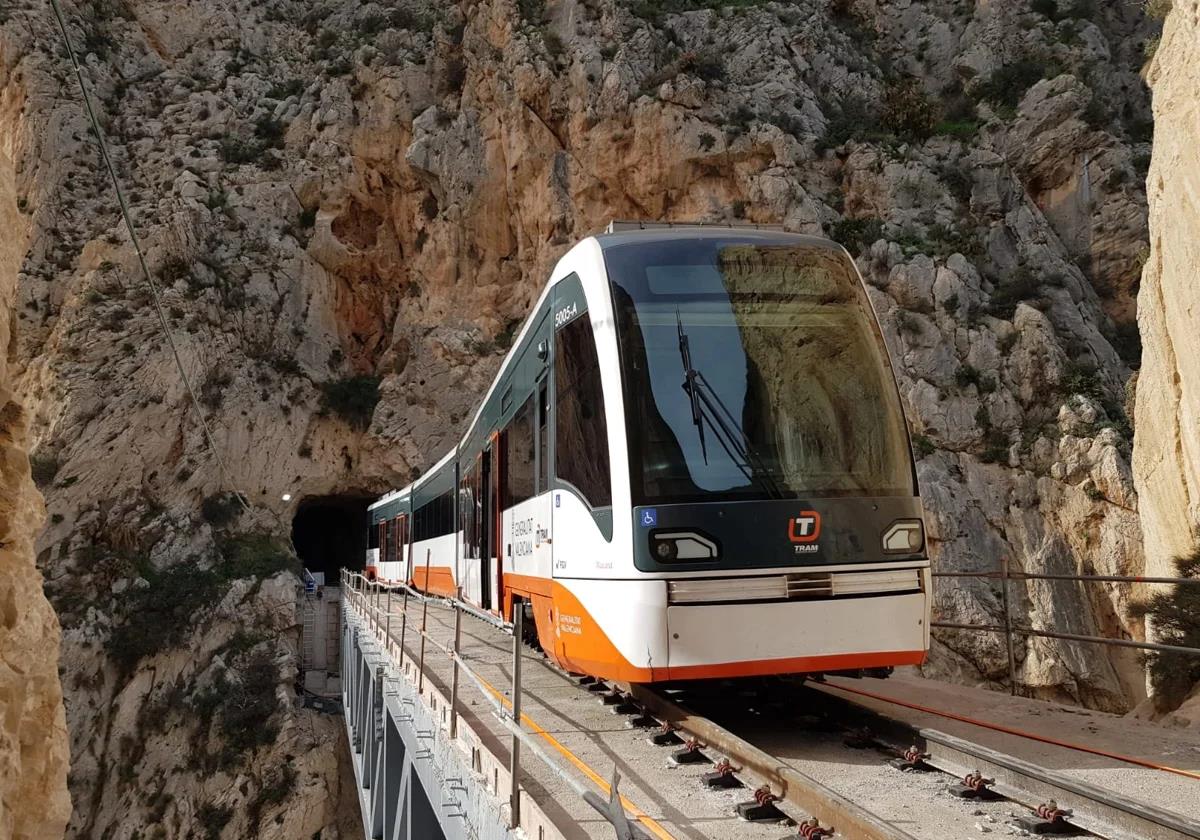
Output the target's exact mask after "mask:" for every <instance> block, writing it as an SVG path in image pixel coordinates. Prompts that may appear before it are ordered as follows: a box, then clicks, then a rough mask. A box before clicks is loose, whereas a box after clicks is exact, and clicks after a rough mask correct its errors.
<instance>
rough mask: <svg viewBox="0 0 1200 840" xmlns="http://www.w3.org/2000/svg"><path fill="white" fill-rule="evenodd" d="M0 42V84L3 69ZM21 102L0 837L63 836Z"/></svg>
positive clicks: (10, 257) (2, 622) (7, 223)
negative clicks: (24, 340) (27, 277)
mask: <svg viewBox="0 0 1200 840" xmlns="http://www.w3.org/2000/svg"><path fill="white" fill-rule="evenodd" d="M4 58H5V55H4V51H3V48H2V47H0V89H3V88H4V82H5V74H6V72H7V68H6V67H5V64H4ZM19 110H20V104H19V102H17V101H14V100H13V99H11V98H9V97H0V229H2V230H4V231H5V233H4V236H3V237H0V348H2V349H0V837H11V838H17V840H51V838H58V837H62V834H63V829H64V828H65V827H66V825H67V820H68V818H69V817H70V814H71V801H70V798H69V797H68V795H67V764H68V753H67V724H66V718H65V715H64V712H63V699H62V688H61V686H60V685H59V679H58V645H59V625H58V619H57V617H56V616H55V614H54V611H53V610H52V609H51V608H50V604H49V603H48V602H47V600H46V596H45V595H44V594H43V593H42V576H41V573H40V572H39V571H38V569H37V568H36V566H35V565H34V539H35V538H36V536H37V533H38V531H39V530H40V529H41V527H42V523H43V522H44V521H45V515H46V512H45V507H44V506H43V503H42V497H41V495H40V494H39V493H38V491H37V488H36V487H35V486H34V484H33V481H32V479H31V477H30V468H29V454H28V445H29V441H28V434H27V433H28V428H27V427H28V414H27V412H26V410H25V406H24V404H23V402H22V401H21V399H20V397H19V395H18V390H17V383H16V382H15V381H14V380H15V379H16V377H17V371H18V364H17V359H16V358H15V357H14V355H15V354H14V353H13V351H14V350H15V346H16V344H15V338H16V337H15V336H14V335H13V327H14V326H15V318H14V317H13V312H14V308H15V304H16V295H17V283H16V280H17V271H18V270H19V267H20V264H21V260H22V258H23V254H24V249H25V247H26V246H27V244H28V234H29V231H30V226H29V224H28V222H27V221H26V220H25V219H23V218H22V217H21V214H20V213H19V211H18V209H17V202H18V198H17V196H18V189H19V187H18V184H19V179H18V177H17V173H16V172H15V171H14V166H13V162H14V158H15V157H17V156H18V155H19V149H18V148H15V145H14V144H13V143H12V142H11V141H12V140H13V134H11V133H9V129H11V128H14V127H15V126H16V124H18V123H19V122H20V120H21V117H20V115H19V113H18V112H19Z"/></svg>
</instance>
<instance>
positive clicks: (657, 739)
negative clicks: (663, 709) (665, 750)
mask: <svg viewBox="0 0 1200 840" xmlns="http://www.w3.org/2000/svg"><path fill="white" fill-rule="evenodd" d="M676 728H677V727H676V726H675V724H673V723H670V722H669V721H665V720H664V721H663V724H662V728H660V729H659V731H658V732H657V733H656V734H654V735H652V736H651V737H650V743H651V744H654V746H656V747H673V746H675V745H676V744H682V743H683V739H682V738H680V737H679V736H678V735H676V734H675V730H676Z"/></svg>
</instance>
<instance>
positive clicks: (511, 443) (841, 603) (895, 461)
mask: <svg viewBox="0 0 1200 840" xmlns="http://www.w3.org/2000/svg"><path fill="white" fill-rule="evenodd" d="M370 519H371V528H372V533H371V540H372V542H371V545H372V549H371V550H370V551H369V552H368V555H369V559H368V564H369V568H368V574H369V575H375V576H377V577H378V578H379V579H381V580H385V581H406V582H409V583H411V584H413V585H414V586H415V587H417V588H418V589H421V590H423V591H426V592H430V593H434V594H437V595H444V596H446V597H450V598H458V599H461V600H462V601H464V602H466V603H468V604H470V605H472V606H473V607H475V608H477V609H478V610H482V611H487V612H490V613H492V614H494V615H495V616H497V617H498V618H499V619H500V620H502V621H505V622H508V621H511V620H512V617H513V614H514V610H517V609H521V610H524V611H525V618H526V620H527V621H526V626H530V622H529V619H532V626H534V627H535V628H536V635H537V640H538V642H539V643H540V645H541V647H542V649H543V650H544V651H545V652H546V654H547V655H548V656H549V657H550V658H551V659H552V660H554V661H555V662H556V663H557V664H558V665H560V666H561V667H562V668H564V669H566V670H568V671H571V672H575V673H582V674H590V675H593V676H596V677H601V678H605V679H613V680H623V681H629V682H659V681H666V680H691V679H705V678H723V677H741V676H762V675H771V674H795V673H812V672H824V671H836V670H850V669H884V670H886V669H888V668H889V667H890V666H896V665H905V664H917V663H921V662H922V661H924V659H925V656H926V653H927V651H928V647H929V610H930V573H929V560H928V557H927V554H926V550H925V534H924V527H923V522H922V508H921V501H920V497H919V495H918V488H917V481H916V473H915V470H914V466H913V459H912V453H911V449H910V444H909V439H908V432H907V427H906V424H905V419H904V414H903V410H902V408H901V404H900V399H899V394H898V392H897V388H896V382H895V378H894V376H893V373H892V370H891V367H890V362H889V359H888V354H887V350H886V348H885V346H884V343H883V340H882V336H881V334H880V332H879V327H878V325H877V323H876V320H875V317H874V313H873V311H872V308H871V305H870V302H869V300H868V298H867V294H866V291H865V289H864V287H863V284H862V280H861V278H860V277H859V275H858V272H857V270H856V268H855V266H854V263H853V262H852V261H851V259H850V258H849V256H848V255H847V253H846V252H845V250H844V249H843V248H841V247H840V246H839V245H837V244H835V243H833V242H830V241H828V240H825V239H820V238H815V237H809V236H801V235H797V234H789V233H784V232H782V231H779V230H770V229H760V228H754V227H717V226H711V227H710V226H678V225H661V224H657V225H650V224H645V225H643V224H639V223H620V224H618V223H614V224H613V225H611V226H610V227H609V229H608V231H607V232H606V233H605V234H602V235H598V236H593V237H588V238H587V239H584V240H583V241H582V242H580V243H579V244H577V245H576V246H575V247H574V248H572V249H571V250H570V251H569V252H568V253H567V254H566V255H565V256H564V257H563V258H562V259H561V260H560V261H559V262H558V265H557V266H556V268H555V269H554V272H553V274H552V275H551V277H550V282H549V283H548V284H547V286H546V288H545V290H544V291H543V292H542V294H541V297H540V298H539V300H538V302H537V305H536V307H535V308H534V310H533V312H532V314H531V315H530V316H529V317H528V319H527V320H526V322H525V324H524V326H523V328H522V330H521V332H520V335H519V336H518V338H517V340H516V341H515V343H514V345H513V348H512V350H511V351H510V352H509V354H508V356H507V357H506V358H505V360H504V363H503V365H502V367H501V368H500V372H499V373H498V375H497V376H496V379H495V381H494V382H493V384H492V386H491V389H490V390H489V391H488V393H487V395H486V396H485V397H484V399H483V401H482V403H481V404H480V406H479V408H478V410H477V412H476V414H475V416H474V418H473V420H472V421H471V424H470V427H469V428H468V429H467V431H466V434H465V435H464V436H463V438H462V440H461V441H460V442H459V444H458V446H457V447H456V448H455V449H454V450H453V451H451V452H448V453H447V454H446V455H445V456H444V457H443V458H442V459H441V460H440V461H438V462H437V464H435V465H434V466H433V467H432V468H431V469H430V470H429V471H428V472H426V473H425V474H424V475H423V476H421V477H420V478H419V479H417V480H416V481H414V482H413V483H412V484H411V485H410V486H408V487H405V488H403V489H401V490H398V491H395V492H393V493H389V494H387V495H386V496H384V497H383V498H381V499H379V500H378V501H377V502H376V503H375V504H373V505H372V506H371V508H370Z"/></svg>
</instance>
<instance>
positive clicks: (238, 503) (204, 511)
mask: <svg viewBox="0 0 1200 840" xmlns="http://www.w3.org/2000/svg"><path fill="white" fill-rule="evenodd" d="M243 505H244V503H243V501H242V499H241V498H240V497H239V496H238V494H237V493H214V494H213V495H211V496H208V497H206V498H205V499H204V501H203V502H201V503H200V515H201V516H202V517H204V521H205V522H207V523H208V524H209V525H212V526H213V527H214V528H224V527H226V526H227V525H232V524H233V523H234V522H236V521H237V518H238V517H239V516H241V514H242V510H244V507H243Z"/></svg>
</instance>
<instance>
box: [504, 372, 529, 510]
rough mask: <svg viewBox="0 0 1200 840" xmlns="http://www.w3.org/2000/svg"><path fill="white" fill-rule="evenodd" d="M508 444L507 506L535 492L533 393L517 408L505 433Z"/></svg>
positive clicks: (519, 501) (517, 502) (523, 499)
mask: <svg viewBox="0 0 1200 840" xmlns="http://www.w3.org/2000/svg"><path fill="white" fill-rule="evenodd" d="M505 439H506V441H507V445H508V499H507V500H506V501H507V503H508V504H507V506H508V507H512V506H513V505H518V504H520V503H521V502H523V501H525V500H526V499H528V498H531V497H532V496H533V494H534V457H535V456H534V452H535V440H534V434H533V395H532V394H531V395H530V397H529V399H527V400H525V404H524V405H522V406H521V407H520V408H519V409H517V414H516V416H515V417H513V419H512V422H511V423H510V424H509V426H508V434H506V435H505Z"/></svg>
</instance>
